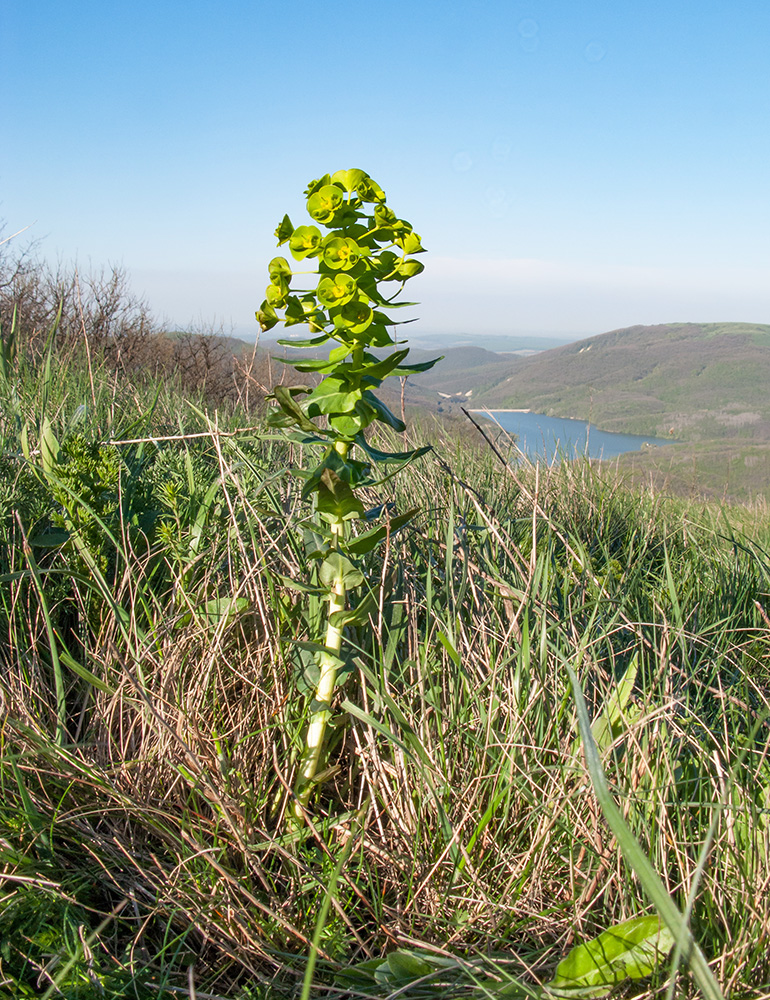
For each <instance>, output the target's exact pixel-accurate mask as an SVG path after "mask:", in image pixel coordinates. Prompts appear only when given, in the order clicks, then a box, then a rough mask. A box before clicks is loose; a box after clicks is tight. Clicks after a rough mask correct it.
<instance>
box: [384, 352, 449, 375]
mask: <svg viewBox="0 0 770 1000" xmlns="http://www.w3.org/2000/svg"><path fill="white" fill-rule="evenodd" d="M443 360H444V355H443V354H442V355H441V357H440V358H434V359H433V360H432V361H421V362H420V363H419V364H416V365H399V366H398V368H396V369H395V370H394V372H393V374H394V375H419V374H420V372H429V371H430V370H431V368H432V367H433V366H434V365H437V364H438V363H439V361H443Z"/></svg>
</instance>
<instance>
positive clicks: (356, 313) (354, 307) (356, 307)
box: [329, 299, 374, 334]
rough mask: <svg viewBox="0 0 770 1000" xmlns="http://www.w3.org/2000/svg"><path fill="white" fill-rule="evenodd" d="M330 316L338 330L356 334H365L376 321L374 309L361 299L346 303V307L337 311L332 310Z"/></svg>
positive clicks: (341, 307)
mask: <svg viewBox="0 0 770 1000" xmlns="http://www.w3.org/2000/svg"><path fill="white" fill-rule="evenodd" d="M329 315H330V316H331V318H332V320H333V322H334V325H335V327H337V329H338V330H344V331H346V332H347V333H356V334H358V333H363V332H364V331H365V330H366V329H367V328H368V327H370V326H371V325H372V321H373V319H374V312H373V311H372V307H371V306H370V305H369V304H368V303H367V302H362V301H361V300H360V299H354V300H353V301H351V302H346V303H345V305H344V306H340V307H339V308H337V309H330V310H329Z"/></svg>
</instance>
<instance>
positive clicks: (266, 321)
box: [255, 300, 278, 333]
mask: <svg viewBox="0 0 770 1000" xmlns="http://www.w3.org/2000/svg"><path fill="white" fill-rule="evenodd" d="M255 315H256V317H257V323H259V326H260V329H261V330H262V332H263V333H266V332H267V331H268V330H272V328H273V327H274V326H275V325H276V323H277V322H278V316H277V315H276V312H275V309H273V307H272V306H271V305H270V303H269V302H268V301H267V300H265V301H264V302H263V303H262V305H261V306H260V307H259V309H258V310H257V312H256V313H255Z"/></svg>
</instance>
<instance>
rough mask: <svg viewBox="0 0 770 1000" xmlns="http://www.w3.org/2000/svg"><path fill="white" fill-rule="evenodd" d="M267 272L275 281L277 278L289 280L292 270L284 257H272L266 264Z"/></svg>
mask: <svg viewBox="0 0 770 1000" xmlns="http://www.w3.org/2000/svg"><path fill="white" fill-rule="evenodd" d="M292 231H293V230H292ZM267 273H268V274H269V275H270V280H271V281H276V280H277V279H279V278H282V279H283V280H284V281H289V280H290V279H291V276H292V274H293V273H294V272H293V271H292V269H291V267H290V265H289V262H288V260H286V258H285V257H273V259H272V260H271V261H270V263H269V264H268V265H267Z"/></svg>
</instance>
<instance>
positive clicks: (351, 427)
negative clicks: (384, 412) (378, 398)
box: [329, 403, 374, 441]
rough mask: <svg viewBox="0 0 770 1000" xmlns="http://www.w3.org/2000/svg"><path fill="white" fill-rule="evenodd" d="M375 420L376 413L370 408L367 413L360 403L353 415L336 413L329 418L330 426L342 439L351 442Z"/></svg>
mask: <svg viewBox="0 0 770 1000" xmlns="http://www.w3.org/2000/svg"><path fill="white" fill-rule="evenodd" d="M373 420H374V413H373V412H372V411H371V408H369V412H367V411H366V409H365V408H364V407H362V406H361V404H360V403H358V404H357V405H356V409H355V411H354V412H353V413H335V414H333V415H332V416H330V417H329V426H330V427H331V429H332V430H333V431H334V432H335V433H336V434H339V435H340V437H342V438H348V439H350V440H351V441H352V440H353V438H355V436H356V435H357V434H360V433H361V431H363V430H364V429H365V428H367V427H368V426H369V424H371V423H372V421H373Z"/></svg>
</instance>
